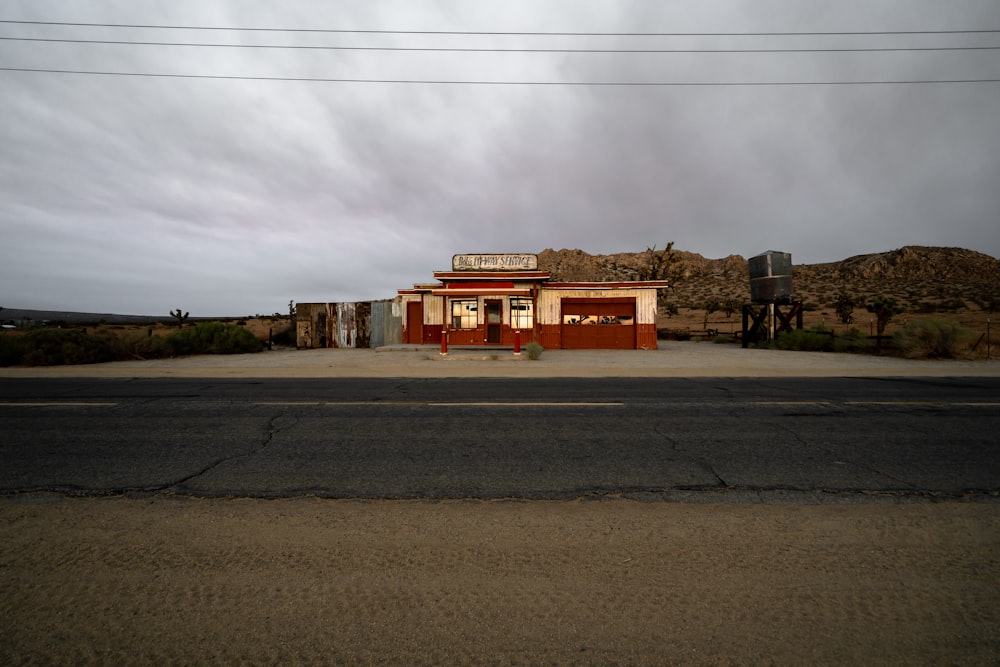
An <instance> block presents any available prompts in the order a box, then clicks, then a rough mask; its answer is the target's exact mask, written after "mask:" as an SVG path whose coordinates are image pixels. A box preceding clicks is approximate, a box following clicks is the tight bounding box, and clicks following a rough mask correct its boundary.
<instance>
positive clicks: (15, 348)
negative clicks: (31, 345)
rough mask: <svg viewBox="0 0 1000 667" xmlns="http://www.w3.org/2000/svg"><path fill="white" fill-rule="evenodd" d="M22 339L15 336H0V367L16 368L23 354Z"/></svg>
mask: <svg viewBox="0 0 1000 667" xmlns="http://www.w3.org/2000/svg"><path fill="white" fill-rule="evenodd" d="M21 339H22V337H21V336H16V335H0V366H17V365H19V364H20V363H21V356H22V355H23V354H24V345H23V344H22V340H21Z"/></svg>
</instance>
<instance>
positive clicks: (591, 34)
mask: <svg viewBox="0 0 1000 667" xmlns="http://www.w3.org/2000/svg"><path fill="white" fill-rule="evenodd" d="M0 23H11V24H18V25H57V26H75V27H87V28H149V29H160V30H230V31H237V32H312V33H334V34H358V35H361V34H367V35H492V36H499V35H503V36H540V37H787V36H795V35H798V36H822V35H830V36H837V35H972V34H990V33H1000V29H974V30H972V29H959V30H856V31H788V32H514V31H512V32H502V31H476V30H353V29H331V28H246V27H233V26H197V25H154V24H140V23H82V22H70V21H17V20H11V19H0Z"/></svg>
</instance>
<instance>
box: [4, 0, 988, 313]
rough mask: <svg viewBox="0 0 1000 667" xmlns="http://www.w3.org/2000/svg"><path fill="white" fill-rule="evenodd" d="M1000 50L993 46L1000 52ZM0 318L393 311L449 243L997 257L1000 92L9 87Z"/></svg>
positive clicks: (587, 20)
mask: <svg viewBox="0 0 1000 667" xmlns="http://www.w3.org/2000/svg"><path fill="white" fill-rule="evenodd" d="M0 18H8V19H24V20H31V19H34V20H67V21H94V22H129V23H132V22H134V23H151V24H155V23H163V24H173V25H178V24H184V25H233V26H236V25H240V26H293V27H336V28H345V27H356V28H385V29H411V30H436V29H437V30H440V29H445V30H448V29H450V30H500V31H531V30H566V31H599V32H628V31H651V30H656V31H677V32H685V31H686V32H727V31H786V30H787V31H802V30H873V29H886V30H890V29H891V30H919V29H958V28H969V27H982V28H996V27H998V26H1000V10H998V9H997V7H996V4H995V3H994V2H992V1H990V0H982V1H973V0H970V1H966V2H954V3H948V4H947V6H945V5H942V4H941V3H937V2H932V1H931V0H927V1H926V2H919V3H918V2H910V1H903V0H899V1H895V0H883V1H881V2H860V1H858V2H849V3H835V4H833V3H818V4H817V3H802V2H793V1H792V0H771V1H769V2H736V1H733V2H728V3H712V4H711V6H707V5H704V3H660V2H636V3H629V4H627V5H626V4H622V3H620V2H599V1H593V2H578V1H575V0H574V1H573V2H568V1H567V2H562V3H547V4H546V5H545V8H544V9H543V8H541V7H540V6H539V5H538V4H537V3H535V2H528V1H527V0H525V1H523V2H511V3H502V4H500V5H497V4H495V3H494V4H492V5H485V4H481V3H470V2H421V3H413V2H388V3H378V4H376V5H372V3H364V4H362V3H326V4H323V5H316V3H295V2H293V3H281V4H280V5H277V4H275V3H270V2H257V3H246V2H241V3H229V2H216V3H210V4H208V5H206V4H205V3H200V2H198V3H196V2H178V3H170V4H169V5H162V4H161V3H153V2H139V1H135V2H122V3H118V4H113V5H109V8H105V9H103V10H101V9H96V8H94V7H91V6H89V5H87V6H85V5H69V6H67V5H66V4H65V3H59V2H54V1H53V2H35V1H33V2H27V1H25V2H19V3H18V2H15V3H8V5H7V6H6V7H5V10H4V15H3V16H2V17H0ZM0 33H2V34H4V35H24V36H31V35H34V36H57V35H58V36H79V37H87V38H111V39H121V38H126V39H170V40H174V39H176V40H179V41H195V40H204V41H216V42H234V41H245V42H247V43H254V42H256V43H264V42H268V43H312V44H331V43H338V44H357V45H387V46H393V45H395V46H400V45H404V44H405V45H426V46H441V45H445V46H477V47H482V46H505V47H509V46H553V45H554V46H568V47H579V46H598V47H606V48H637V47H640V46H657V47H663V46H669V47H673V48H723V47H738V46H751V47H760V46H775V45H779V46H789V47H791V46H814V45H817V44H822V45H829V46H850V45H854V44H862V45H863V44H875V45H879V46H887V45H888V46H892V45H911V44H934V43H963V44H965V43H978V44H987V43H993V42H995V40H993V37H992V36H990V35H978V36H970V37H954V36H949V37H943V36H912V37H903V36H894V37H889V36H885V37H866V38H861V37H856V36H855V37H837V38H833V37H827V38H807V37H795V38H782V39H778V38H748V37H743V38H721V37H713V38H708V37H703V38H693V37H686V38H670V39H665V38H661V39H655V40H654V39H651V38H642V39H638V38H624V37H617V38H612V37H600V38H588V39H586V40H583V39H579V38H559V39H555V38H540V37H501V36H493V37H486V36H475V37H474V36H428V35H424V36H400V35H311V34H298V33H293V34H257V33H214V32H213V33H187V32H185V33H175V32H173V31H169V32H168V31H149V30H130V31H122V30H114V29H110V28H105V29H83V28H69V27H63V28H56V27H43V26H17V25H12V24H6V25H3V24H0ZM991 40H992V41H991ZM0 66H4V67H41V68H60V69H61V68H72V69H97V70H111V71H139V72H176V73H203V74H221V75H261V76H319V77H351V78H354V77H371V78H379V79H388V78H419V79H452V80H508V81H559V80H562V81H602V80H603V81H738V80H756V81H778V80H794V81H827V80H849V79H911V78H938V77H940V78H1000V55H998V52H992V51H983V52H960V53H893V54H872V53H854V54H655V55H650V54H647V55H635V54H603V55H597V54H453V53H447V54H446V53H412V52H410V53H384V52H379V53H371V52H319V51H283V50H271V49H260V50H250V49H203V48H193V47H187V48H182V47H150V46H113V45H73V44H42V43H23V42H0ZM0 117H2V118H4V119H5V121H4V123H2V124H0V145H2V146H3V147H4V148H3V151H2V152H0V233H2V243H0V305H9V306H12V307H13V306H18V307H35V308H58V309H65V310H95V311H102V312H107V311H116V312H129V313H137V314H147V313H148V314H158V313H161V312H163V313H165V312H166V311H167V310H169V309H171V308H176V307H178V306H181V307H183V308H185V309H189V310H191V311H192V314H198V315H216V314H234V315H239V314H251V313H256V312H273V311H276V310H284V309H285V308H286V307H287V303H288V300H289V299H294V300H296V301H321V300H322V301H325V300H353V299H370V298H387V297H391V296H393V295H394V293H395V290H396V289H397V288H400V287H407V286H409V285H411V284H412V283H414V282H426V281H428V280H430V278H431V273H432V271H434V270H437V269H443V268H447V267H448V265H449V262H450V257H451V255H452V254H455V253H459V252H499V251H518V252H524V251H527V252H535V251H540V250H542V249H543V248H546V247H555V248H562V247H575V248H581V249H583V250H586V251H588V252H592V253H606V252H622V251H639V250H643V249H645V248H646V247H647V246H650V245H653V244H656V245H659V246H661V247H662V246H663V245H664V244H665V243H666V242H667V241H671V240H672V241H675V242H676V245H677V247H678V248H682V249H685V250H691V251H694V252H700V253H702V254H704V255H706V256H709V257H721V256H725V255H728V254H731V253H739V254H743V255H750V254H755V253H757V252H760V251H762V250H764V249H767V248H776V249H781V250H787V251H789V252H791V253H792V254H793V257H794V258H795V260H796V261H798V262H817V261H832V260H836V259H842V258H844V257H847V256H850V255H853V254H859V253H866V252H878V251H882V250H888V249H891V248H896V247H899V246H902V245H907V244H924V245H953V246H963V247H967V248H971V249H974V250H979V251H981V252H986V253H988V254H991V255H993V256H998V255H1000V234H998V233H997V232H996V228H997V211H998V210H1000V193H998V188H997V187H996V183H997V182H1000V130H998V125H997V123H996V118H997V117H1000V84H940V85H911V86H850V87H829V86H805V87H751V88H745V87H678V88H620V87H615V88H588V87H554V86H449V85H411V84H393V85H389V84H334V83H295V82H264V81H222V80H197V79H156V78H128V77H100V76H83V75H62V74H42V73H17V72H0Z"/></svg>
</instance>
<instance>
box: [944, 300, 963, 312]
mask: <svg viewBox="0 0 1000 667" xmlns="http://www.w3.org/2000/svg"><path fill="white" fill-rule="evenodd" d="M941 307H942V308H947V309H948V310H962V309H963V308H968V305H967V304H966V303H965V301H963V300H962V299H957V298H956V299H948V300H946V301H944V302H943V303H942V304H941Z"/></svg>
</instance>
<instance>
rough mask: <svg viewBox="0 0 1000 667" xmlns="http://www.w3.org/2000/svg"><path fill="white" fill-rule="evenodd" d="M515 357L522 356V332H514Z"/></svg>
mask: <svg viewBox="0 0 1000 667" xmlns="http://www.w3.org/2000/svg"><path fill="white" fill-rule="evenodd" d="M514 355H515V356H518V357H519V356H521V331H520V330H517V331H514Z"/></svg>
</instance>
